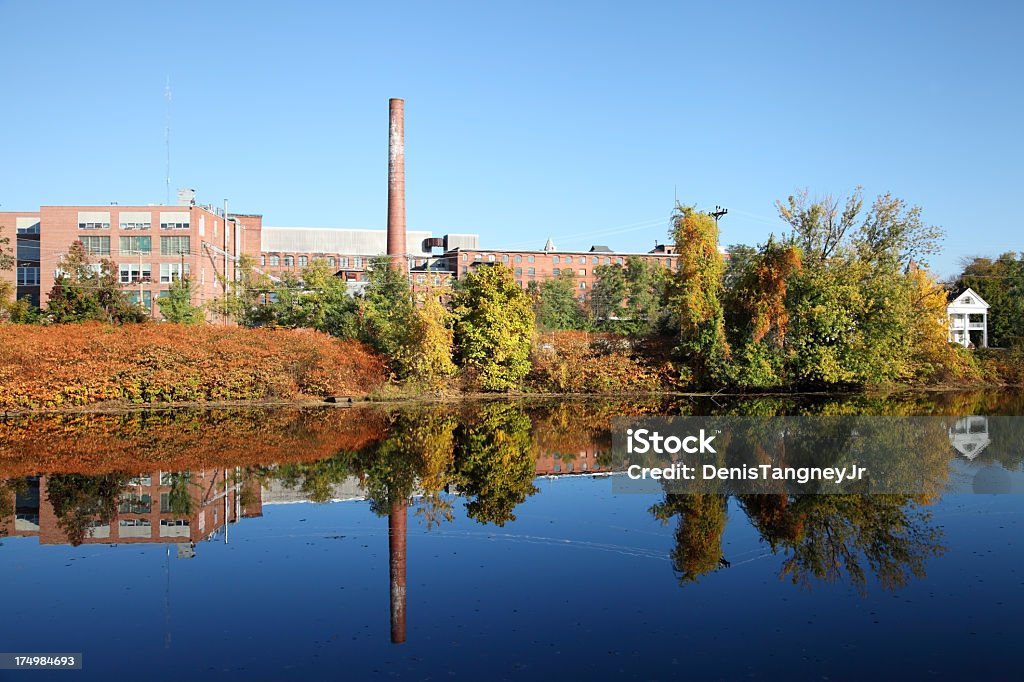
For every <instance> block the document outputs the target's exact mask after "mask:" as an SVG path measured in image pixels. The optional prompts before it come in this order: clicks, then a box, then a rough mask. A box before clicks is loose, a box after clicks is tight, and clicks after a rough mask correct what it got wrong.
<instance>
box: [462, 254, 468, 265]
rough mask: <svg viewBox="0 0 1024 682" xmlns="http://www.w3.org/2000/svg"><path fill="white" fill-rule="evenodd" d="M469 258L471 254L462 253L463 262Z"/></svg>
mask: <svg viewBox="0 0 1024 682" xmlns="http://www.w3.org/2000/svg"><path fill="white" fill-rule="evenodd" d="M468 260H469V254H468V253H464V254H462V262H463V263H465V262H466V261H468Z"/></svg>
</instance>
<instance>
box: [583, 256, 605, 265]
mask: <svg viewBox="0 0 1024 682" xmlns="http://www.w3.org/2000/svg"><path fill="white" fill-rule="evenodd" d="M580 262H581V263H586V262H587V259H586V258H581V259H580ZM590 262H591V263H592V264H594V265H597V264H598V263H599V262H600V261H598V259H597V256H594V257H593V258H591V259H590Z"/></svg>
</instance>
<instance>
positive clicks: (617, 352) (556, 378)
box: [529, 331, 674, 393]
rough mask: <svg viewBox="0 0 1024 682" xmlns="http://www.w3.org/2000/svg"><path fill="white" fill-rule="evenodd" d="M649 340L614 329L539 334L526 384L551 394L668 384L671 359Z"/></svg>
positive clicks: (655, 387) (665, 386) (670, 385)
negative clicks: (600, 331)
mask: <svg viewBox="0 0 1024 682" xmlns="http://www.w3.org/2000/svg"><path fill="white" fill-rule="evenodd" d="M652 343H653V342H650V341H643V342H637V341H635V340H633V339H632V338H629V337H624V336H618V335H616V334H592V333H588V332H578V331H561V332H552V333H549V334H542V335H540V337H539V338H538V339H537V342H536V343H535V344H534V348H533V351H532V356H531V359H532V362H533V371H532V373H531V374H530V377H529V379H530V383H531V385H532V386H533V387H534V388H537V389H539V390H542V391H550V392H557V393H624V392H631V391H662V390H670V389H672V388H673V387H674V386H673V382H672V377H673V376H674V373H673V371H672V367H671V364H670V363H669V362H668V359H667V353H664V352H662V351H663V349H661V348H659V347H656V345H651V344H652Z"/></svg>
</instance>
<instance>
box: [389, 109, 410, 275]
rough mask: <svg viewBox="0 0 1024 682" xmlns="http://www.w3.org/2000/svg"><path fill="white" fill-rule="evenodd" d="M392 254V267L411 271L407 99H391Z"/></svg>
mask: <svg viewBox="0 0 1024 682" xmlns="http://www.w3.org/2000/svg"><path fill="white" fill-rule="evenodd" d="M388 105H389V109H390V124H389V126H388V256H389V257H390V259H391V267H392V268H395V269H396V270H400V271H402V272H404V273H408V271H409V262H408V260H407V259H406V253H408V252H407V251H406V248H405V102H404V101H403V100H400V99H397V98H393V99H391V100H389V102H388Z"/></svg>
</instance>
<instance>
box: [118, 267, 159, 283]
mask: <svg viewBox="0 0 1024 682" xmlns="http://www.w3.org/2000/svg"><path fill="white" fill-rule="evenodd" d="M118 270H119V271H120V273H121V284H137V283H138V282H149V281H152V269H151V268H150V265H149V263H121V265H119V266H118Z"/></svg>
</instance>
